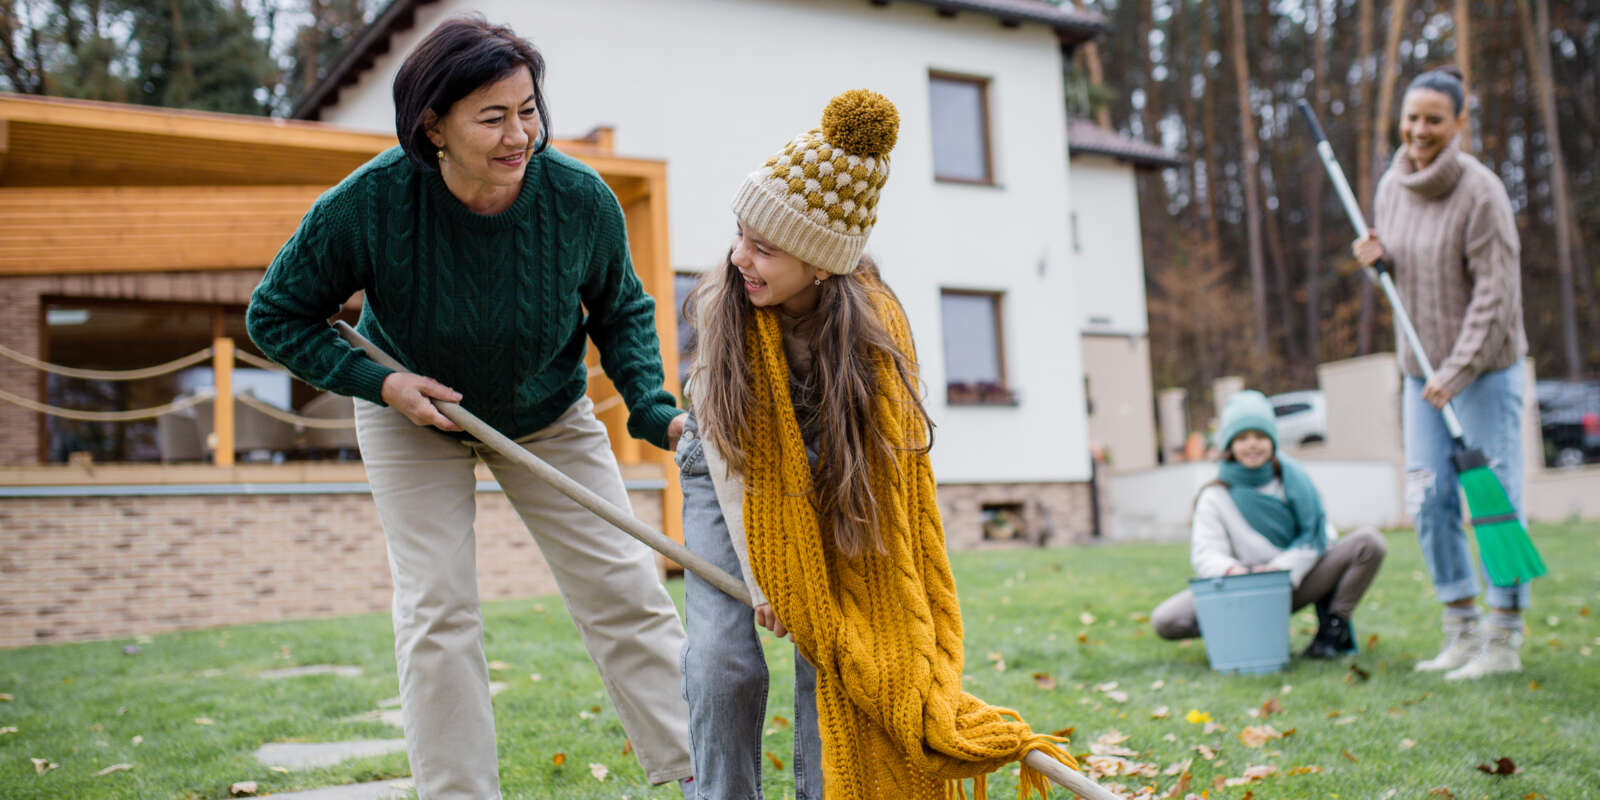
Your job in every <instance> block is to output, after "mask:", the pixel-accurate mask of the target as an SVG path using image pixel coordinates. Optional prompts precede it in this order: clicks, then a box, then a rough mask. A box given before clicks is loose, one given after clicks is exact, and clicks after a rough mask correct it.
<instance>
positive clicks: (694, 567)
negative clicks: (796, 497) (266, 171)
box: [333, 321, 1120, 800]
mask: <svg viewBox="0 0 1600 800" xmlns="http://www.w3.org/2000/svg"><path fill="white" fill-rule="evenodd" d="M333 327H334V329H335V330H337V331H338V332H339V335H340V336H342V337H344V340H345V341H347V342H349V343H350V344H351V345H353V346H355V347H357V348H359V349H360V350H361V351H362V352H364V353H366V354H367V357H368V358H371V359H372V360H373V361H376V362H378V363H379V364H382V365H383V366H385V367H388V368H389V369H392V370H395V371H396V372H410V370H408V369H406V368H405V366H404V365H402V364H401V363H400V362H399V361H396V360H395V359H394V358H393V357H392V356H390V355H389V354H388V353H385V352H384V351H383V350H382V349H380V348H379V347H378V346H377V345H375V344H373V343H372V342H371V341H369V340H368V339H367V338H366V337H365V336H362V335H361V334H360V333H358V332H357V331H356V329H355V328H352V327H350V326H349V325H348V324H346V323H345V322H343V321H338V322H334V323H333ZM432 402H433V404H434V406H436V407H437V408H438V409H439V413H441V414H443V415H444V416H445V417H446V418H447V419H449V420H450V421H451V422H454V423H455V424H457V425H459V426H461V429H462V430H464V431H466V432H467V433H470V434H472V435H473V436H475V437H477V439H478V441H480V442H483V443H484V444H485V445H488V446H489V447H490V448H491V449H493V450H494V451H495V452H497V453H499V454H500V455H503V456H505V457H506V458H509V459H511V460H512V461H515V462H516V463H518V464H520V465H522V466H524V467H527V468H528V469H529V470H531V471H532V472H533V473H534V474H535V475H537V476H538V477H539V478H540V479H541V480H543V481H545V482H546V483H549V484H550V485H551V486H552V487H554V488H555V489H556V491H559V492H561V493H562V494H564V495H566V496H567V497H569V498H571V499H572V501H573V502H575V503H577V504H578V505H580V506H583V507H584V508H586V509H588V510H590V511H592V512H594V513H595V515H596V516H598V517H600V518H601V519H603V520H605V521H607V522H609V523H611V524H612V525H615V526H616V527H617V528H619V529H621V530H622V532H624V533H626V534H628V535H629V536H632V537H633V538H635V539H638V540H639V541H641V542H643V543H644V544H645V545H647V546H648V547H650V549H652V550H655V551H656V552H658V553H660V554H662V555H664V556H666V557H667V558H670V559H672V560H673V561H676V562H677V563H679V564H681V565H682V566H683V568H684V569H687V570H690V571H691V572H693V573H694V574H695V575H698V576H699V577H701V578H703V579H704V580H705V581H706V583H709V584H711V585H712V586H715V587H717V588H718V589H720V590H722V592H723V593H725V594H727V595H728V596H729V597H732V598H733V599H735V600H738V601H739V602H741V603H744V604H745V605H747V606H748V605H750V593H749V592H748V591H747V590H746V589H745V586H744V581H742V580H739V579H738V578H735V577H733V576H732V575H729V574H728V573H727V572H726V571H724V570H723V569H722V568H721V567H718V566H717V565H715V564H713V563H711V562H710V561H707V560H706V559H704V558H702V557H701V556H698V555H696V554H695V553H694V552H693V551H692V550H690V549H689V548H687V547H684V546H683V545H681V544H679V543H677V542H676V541H673V539H672V538H671V537H669V536H667V535H666V534H664V533H662V532H660V531H658V530H656V529H655V528H652V527H650V526H649V525H646V524H644V523H643V522H640V521H639V519H638V518H636V517H634V516H633V514H631V513H629V512H627V511H624V510H623V509H621V508H618V507H617V506H615V505H612V504H611V502H610V501H608V500H606V499H605V498H603V497H601V496H600V495H598V494H595V493H594V492H593V491H591V490H589V488H588V487H586V486H584V485H583V484H581V483H578V482H577V481H575V480H573V479H572V478H570V477H568V476H567V475H566V474H565V473H563V472H561V471H560V470H558V469H556V468H555V467H552V466H550V465H549V464H547V463H545V461H544V459H541V458H539V457H538V456H536V455H534V454H532V453H530V452H528V451H527V450H525V449H523V448H522V447H521V446H520V445H518V444H517V443H516V442H513V441H511V439H509V438H507V437H506V435H505V434H503V433H501V432H499V431H497V430H495V429H494V427H493V426H491V425H489V423H487V422H484V421H483V420H481V419H478V417H477V415H475V414H473V413H472V412H470V411H468V410H466V409H465V408H462V407H461V406H460V404H458V403H451V402H446V401H443V400H434V401H432ZM1022 760H1023V763H1025V764H1027V765H1028V766H1029V767H1031V768H1033V769H1034V770H1035V771H1037V772H1038V773H1039V774H1041V775H1043V776H1045V777H1047V778H1049V779H1050V780H1052V781H1055V783H1056V784H1057V785H1058V786H1062V787H1065V788H1066V789H1067V790H1068V791H1071V792H1073V793H1075V794H1077V795H1078V796H1080V797H1083V798H1086V800H1120V798H1118V797H1117V795H1115V794H1112V793H1111V791H1110V790H1108V789H1106V788H1105V787H1103V786H1101V785H1100V784H1098V783H1095V782H1094V779H1092V778H1090V777H1089V776H1087V775H1084V774H1083V773H1081V772H1078V771H1077V770H1075V769H1072V768H1071V767H1069V766H1067V765H1066V764H1063V763H1061V762H1059V761H1057V760H1055V759H1053V758H1051V757H1049V756H1047V755H1045V754H1044V753H1040V752H1030V753H1028V754H1027V755H1026V756H1024V757H1023V759H1022Z"/></svg>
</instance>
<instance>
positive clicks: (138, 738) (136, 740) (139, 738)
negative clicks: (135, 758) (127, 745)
mask: <svg viewBox="0 0 1600 800" xmlns="http://www.w3.org/2000/svg"><path fill="white" fill-rule="evenodd" d="M129 741H131V742H133V746H134V747H138V746H139V745H141V744H144V737H143V736H135V737H133V738H132V739H130V740H129Z"/></svg>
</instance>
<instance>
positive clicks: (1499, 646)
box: [1444, 624, 1522, 681]
mask: <svg viewBox="0 0 1600 800" xmlns="http://www.w3.org/2000/svg"><path fill="white" fill-rule="evenodd" d="M1482 627H1483V629H1484V637H1483V649H1482V650H1479V651H1478V654H1477V655H1475V656H1473V657H1472V660H1471V661H1468V662H1467V663H1466V664H1465V665H1464V666H1462V667H1461V668H1459V669H1454V670H1451V671H1449V672H1446V673H1445V674H1444V679H1445V680H1447V681H1464V680H1471V679H1473V678H1481V677H1483V676H1485V675H1494V674H1496V673H1501V672H1521V671H1522V658H1521V657H1520V656H1518V655H1517V650H1518V649H1520V648H1521V647H1522V628H1521V627H1517V628H1510V627H1506V626H1503V625H1494V624H1485V625H1483V626H1482Z"/></svg>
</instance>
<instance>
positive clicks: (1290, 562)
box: [1189, 479, 1339, 586]
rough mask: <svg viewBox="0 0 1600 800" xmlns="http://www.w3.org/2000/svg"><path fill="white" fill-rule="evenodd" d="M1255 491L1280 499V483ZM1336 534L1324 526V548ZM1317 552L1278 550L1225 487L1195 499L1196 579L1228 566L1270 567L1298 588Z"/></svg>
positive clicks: (1192, 547)
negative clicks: (1283, 571) (1284, 573)
mask: <svg viewBox="0 0 1600 800" xmlns="http://www.w3.org/2000/svg"><path fill="white" fill-rule="evenodd" d="M1256 491H1259V492H1264V493H1266V494H1270V495H1272V496H1274V497H1277V498H1279V499H1282V498H1283V497H1284V493H1283V483H1282V482H1281V481H1278V480H1276V479H1274V480H1273V481H1272V482H1270V483H1268V484H1266V485H1265V486H1262V487H1261V488H1260V489H1257V490H1256ZM1337 538H1339V532H1338V531H1337V530H1335V529H1334V527H1333V523H1331V522H1330V523H1328V546H1329V547H1332V546H1333V542H1334V540H1335V539H1337ZM1321 557H1322V554H1321V553H1318V552H1317V551H1315V550H1312V549H1311V548H1309V547H1296V548H1292V549H1289V550H1280V549H1278V546H1277V545H1275V544H1273V543H1272V542H1271V541H1270V540H1268V539H1267V537H1265V536H1262V535H1261V534H1259V533H1256V529H1255V528H1252V527H1250V523H1249V522H1246V521H1245V518H1244V513H1243V512H1241V511H1239V506H1238V504H1237V503H1234V502H1233V497H1232V496H1231V495H1229V493H1228V490H1227V488H1225V487H1222V486H1216V485H1212V486H1207V487H1206V488H1204V489H1202V490H1200V497H1199V498H1197V499H1196V500H1195V505H1194V522H1193V523H1191V525H1190V536H1189V561H1190V562H1191V563H1192V564H1194V574H1195V577H1198V578H1215V577H1217V576H1218V575H1222V574H1225V573H1226V572H1227V571H1228V568H1229V567H1273V568H1275V569H1286V570H1288V571H1289V582H1290V583H1292V584H1294V585H1295V586H1299V585H1300V579H1302V578H1304V577H1305V576H1306V573H1307V572H1310V571H1311V568H1312V567H1313V566H1316V563H1317V560H1318V559H1320V558H1321Z"/></svg>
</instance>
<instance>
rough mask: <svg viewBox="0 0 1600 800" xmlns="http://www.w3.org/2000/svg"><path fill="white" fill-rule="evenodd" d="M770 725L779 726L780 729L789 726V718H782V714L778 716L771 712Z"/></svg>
mask: <svg viewBox="0 0 1600 800" xmlns="http://www.w3.org/2000/svg"><path fill="white" fill-rule="evenodd" d="M772 727H774V728H780V729H781V728H787V727H789V720H787V719H784V718H783V717H782V716H780V715H778V714H773V715H772Z"/></svg>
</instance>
